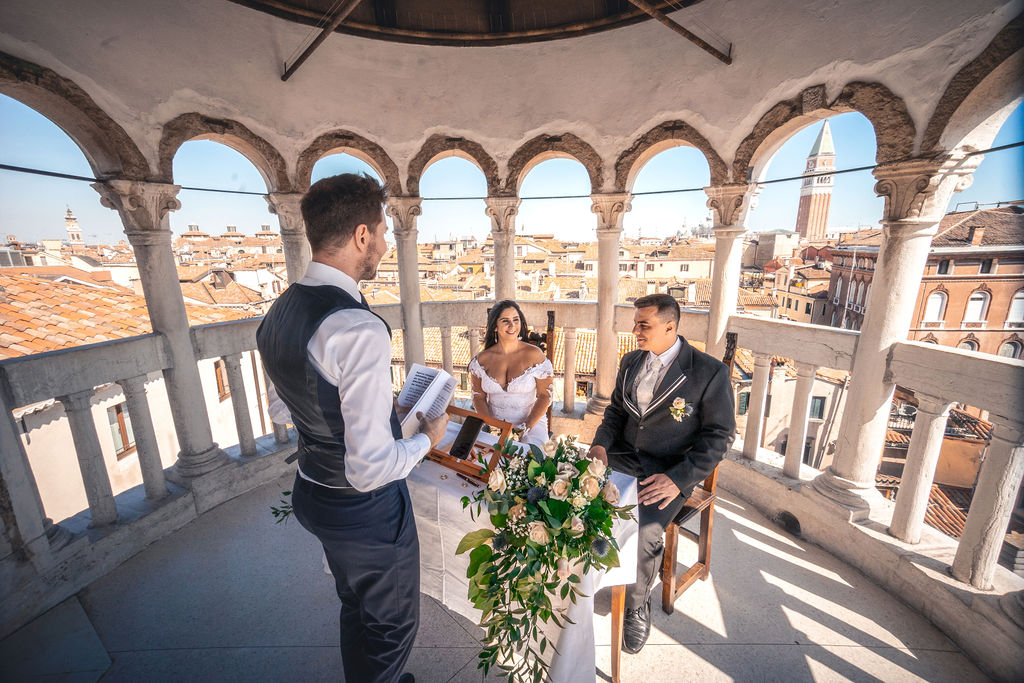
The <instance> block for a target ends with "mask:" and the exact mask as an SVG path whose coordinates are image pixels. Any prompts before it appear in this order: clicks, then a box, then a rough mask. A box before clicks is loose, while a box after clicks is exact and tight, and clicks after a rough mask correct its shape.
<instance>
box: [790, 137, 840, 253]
mask: <svg viewBox="0 0 1024 683" xmlns="http://www.w3.org/2000/svg"><path fill="white" fill-rule="evenodd" d="M835 162H836V149H835V147H834V146H833V145H832V131H831V130H830V129H829V127H828V121H825V122H824V123H823V124H822V126H821V130H820V131H818V139H817V140H815V141H814V147H812V148H811V153H810V154H808V155H807V169H806V170H805V171H804V175H810V174H812V173H825V172H828V171H833V170H835V167H836V163H835ZM831 203H832V176H831V175H820V176H817V177H811V178H804V182H803V185H802V186H801V187H800V207H799V208H798V209H797V213H796V232H797V234H798V235H800V237H801V238H803V239H806V240H808V241H811V242H820V241H824V239H825V232H826V230H827V229H828V207H829V204H831Z"/></svg>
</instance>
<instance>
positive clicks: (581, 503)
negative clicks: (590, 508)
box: [569, 491, 590, 510]
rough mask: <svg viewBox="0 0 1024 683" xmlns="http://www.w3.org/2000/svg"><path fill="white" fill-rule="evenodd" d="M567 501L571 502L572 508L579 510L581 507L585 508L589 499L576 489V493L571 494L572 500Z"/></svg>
mask: <svg viewBox="0 0 1024 683" xmlns="http://www.w3.org/2000/svg"><path fill="white" fill-rule="evenodd" d="M569 502H570V503H572V506H573V507H574V508H576V509H577V510H580V509H582V508H585V507H586V506H587V503H589V502H590V501H588V500H587V497H586V496H584V495H583V494H582V493H580V492H579V491H577V492H576V493H574V494H572V500H571V501H569Z"/></svg>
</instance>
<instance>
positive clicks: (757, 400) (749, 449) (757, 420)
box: [743, 353, 772, 460]
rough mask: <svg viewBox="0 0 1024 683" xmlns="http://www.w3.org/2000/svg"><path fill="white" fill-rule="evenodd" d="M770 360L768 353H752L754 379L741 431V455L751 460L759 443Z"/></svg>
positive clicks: (755, 455) (754, 457)
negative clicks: (745, 421) (743, 427)
mask: <svg viewBox="0 0 1024 683" xmlns="http://www.w3.org/2000/svg"><path fill="white" fill-rule="evenodd" d="M771 361H772V358H771V356H769V355H766V354H763V353H755V354H754V381H753V383H752V384H751V387H750V399H749V400H748V401H747V429H746V431H745V432H744V433H743V455H744V456H745V457H747V458H750V459H751V460H756V459H757V449H758V447H759V446H760V445H761V435H762V432H763V424H762V423H763V421H764V407H765V404H766V403H767V397H768V378H769V376H770V375H771V371H772V369H771Z"/></svg>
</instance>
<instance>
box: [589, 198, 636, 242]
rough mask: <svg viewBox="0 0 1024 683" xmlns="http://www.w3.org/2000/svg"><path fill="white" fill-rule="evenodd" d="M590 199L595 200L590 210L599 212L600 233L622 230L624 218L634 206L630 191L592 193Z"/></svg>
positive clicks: (598, 225)
mask: <svg viewBox="0 0 1024 683" xmlns="http://www.w3.org/2000/svg"><path fill="white" fill-rule="evenodd" d="M590 200H591V201H592V202H593V204H591V206H590V210H591V212H592V213H595V214H597V230H598V235H600V233H601V231H602V230H615V231H616V234H618V233H619V232H622V218H623V216H625V215H626V212H627V211H629V210H630V209H632V208H633V206H632V203H631V202H632V201H633V195H632V194H630V193H629V192H609V193H605V194H592V195H590Z"/></svg>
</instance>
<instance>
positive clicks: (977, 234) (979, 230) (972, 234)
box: [967, 225, 985, 247]
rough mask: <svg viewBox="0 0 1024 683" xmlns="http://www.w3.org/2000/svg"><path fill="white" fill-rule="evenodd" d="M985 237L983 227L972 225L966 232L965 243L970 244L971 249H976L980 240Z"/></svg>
mask: <svg viewBox="0 0 1024 683" xmlns="http://www.w3.org/2000/svg"><path fill="white" fill-rule="evenodd" d="M984 236H985V226H984V225H972V226H971V227H970V228H969V229H968V230H967V241H968V242H970V243H971V246H972V247H977V246H979V245H980V244H981V238H982V237H984Z"/></svg>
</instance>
